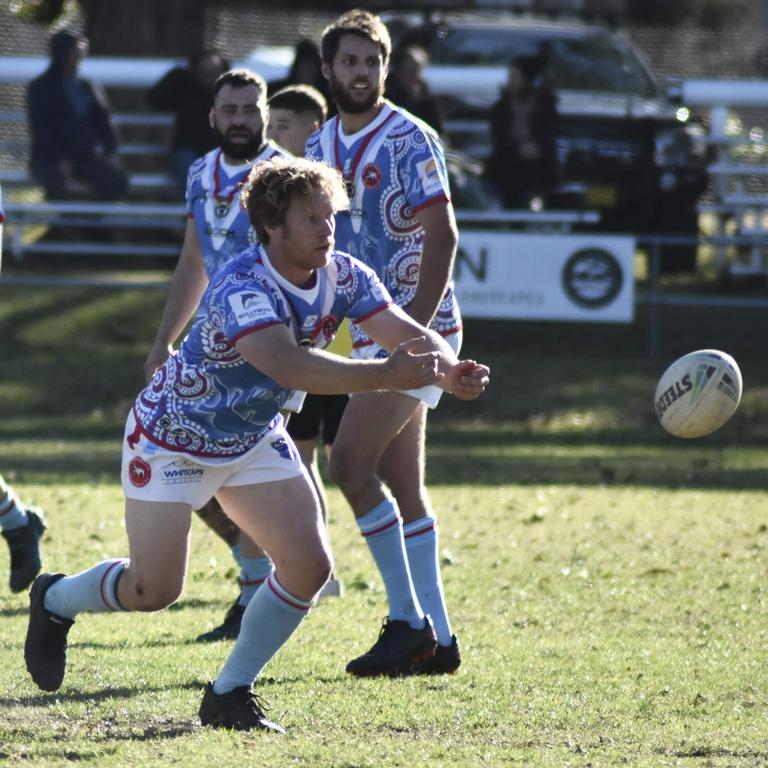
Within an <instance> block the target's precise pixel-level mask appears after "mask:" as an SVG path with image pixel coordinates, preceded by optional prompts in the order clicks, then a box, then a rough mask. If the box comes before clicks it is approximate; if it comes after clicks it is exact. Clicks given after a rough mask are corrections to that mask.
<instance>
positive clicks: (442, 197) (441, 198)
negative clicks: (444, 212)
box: [411, 193, 451, 213]
mask: <svg viewBox="0 0 768 768" xmlns="http://www.w3.org/2000/svg"><path fill="white" fill-rule="evenodd" d="M450 202H451V198H450V197H448V195H446V194H445V193H441V194H439V195H435V196H434V197H430V198H429V200H425V201H424V202H423V203H422V204H421V205H417V206H416V207H415V208H411V210H412V211H413V212H414V213H417V212H418V211H423V210H424V209H425V208H429V206H430V205H434V204H435V203H450Z"/></svg>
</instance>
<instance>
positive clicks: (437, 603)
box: [306, 10, 461, 676]
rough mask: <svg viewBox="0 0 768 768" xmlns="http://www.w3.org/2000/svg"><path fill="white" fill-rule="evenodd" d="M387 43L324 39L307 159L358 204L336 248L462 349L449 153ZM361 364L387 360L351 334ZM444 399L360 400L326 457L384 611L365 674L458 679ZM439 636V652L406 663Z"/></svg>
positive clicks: (347, 33)
mask: <svg viewBox="0 0 768 768" xmlns="http://www.w3.org/2000/svg"><path fill="white" fill-rule="evenodd" d="M390 48H391V43H390V38H389V32H388V31H387V28H386V26H385V25H384V24H383V23H382V22H381V20H380V19H379V17H378V16H375V15H373V14H371V13H368V12H366V11H360V10H355V11H349V12H348V13H346V14H344V15H342V16H340V17H339V18H338V19H337V20H336V21H335V22H334V23H333V24H331V25H330V26H329V27H328V28H327V29H326V30H325V32H324V33H323V38H322V43H321V49H322V58H323V74H324V75H325V77H326V78H328V81H329V84H330V88H331V93H332V94H333V98H334V100H335V102H336V106H337V109H338V115H337V116H336V117H334V118H331V119H330V120H329V121H328V122H326V123H325V124H324V125H323V126H322V128H321V129H320V131H318V132H317V133H316V134H314V136H312V137H310V139H309V140H308V142H307V148H306V156H307V157H310V158H314V159H321V160H324V161H325V162H326V163H328V164H330V165H331V166H333V167H335V168H337V169H338V170H339V172H340V173H341V174H342V175H343V178H344V181H345V183H346V185H347V192H348V194H349V197H350V207H349V209H348V210H347V211H341V212H340V213H339V214H338V216H337V220H336V242H337V243H338V244H339V247H340V249H341V250H343V251H347V252H349V253H350V254H352V255H353V256H355V257H356V258H358V259H360V260H361V261H362V262H363V263H364V264H367V265H368V266H369V267H371V268H372V269H373V270H374V271H375V272H376V274H377V275H378V277H379V278H380V279H381V281H382V282H383V283H384V284H385V285H386V287H387V290H388V291H389V292H390V294H391V295H392V298H393V299H394V301H395V302H396V303H397V304H398V305H399V306H400V307H401V308H402V309H403V311H404V312H407V313H408V315H410V317H412V318H413V319H414V320H415V321H416V322H418V323H420V324H421V325H424V326H428V327H430V328H431V329H432V330H433V331H435V332H436V333H438V334H439V335H440V336H442V337H443V338H444V339H445V340H446V342H447V343H448V344H450V345H451V347H452V348H453V349H454V350H455V351H458V349H459V348H460V345H461V317H460V314H459V309H458V305H457V303H456V299H455V297H454V294H453V287H452V283H451V272H452V267H453V260H454V256H455V253H456V246H457V241H458V234H457V230H456V221H455V218H454V213H453V207H452V205H451V198H450V190H449V187H448V177H447V173H446V166H445V159H444V156H443V149H442V146H441V144H440V140H439V138H438V137H437V134H436V133H435V132H434V130H432V128H430V127H429V126H428V125H427V124H426V123H424V122H423V121H421V120H419V119H418V118H416V117H414V116H413V115H411V114H410V113H408V112H407V111H405V110H403V109H401V108H399V107H397V106H396V105H395V104H392V103H391V102H389V101H387V100H386V99H384V81H385V78H386V74H387V63H388V60H389V54H390ZM353 330H354V333H353V342H354V349H353V356H355V355H357V356H359V357H361V358H364V359H378V358H380V357H381V356H382V355H384V356H385V355H386V351H385V350H383V349H382V348H381V347H380V346H379V345H377V344H376V342H375V339H372V338H371V337H370V336H368V335H367V334H366V333H365V329H364V328H362V327H361V326H353ZM439 397H440V390H439V389H437V388H436V387H428V388H426V389H423V390H418V391H401V392H379V393H364V394H359V395H355V396H353V397H352V398H351V399H350V403H349V405H348V406H347V409H346V411H345V413H344V417H343V419H342V422H341V425H340V427H339V431H338V434H337V436H336V440H335V442H334V445H333V453H332V455H331V467H330V468H331V476H332V478H333V479H334V480H335V482H336V484H337V485H338V486H339V487H340V488H341V490H342V491H343V493H344V495H345V496H346V498H347V501H348V502H349V504H350V506H351V507H352V509H353V510H354V513H355V516H356V519H357V524H358V527H359V529H360V533H361V535H362V536H363V537H364V539H365V541H366V543H367V544H368V547H369V549H370V551H371V554H372V555H373V558H374V561H375V562H376V565H377V567H378V569H379V572H380V573H381V575H382V579H383V581H384V586H385V588H386V592H387V600H388V603H389V611H388V615H387V617H386V619H385V622H384V626H383V628H382V631H381V632H380V634H379V638H378V640H377V641H376V643H375V644H374V645H373V647H372V648H371V649H370V650H369V651H367V652H366V653H364V654H362V655H361V656H359V657H357V658H355V659H353V660H351V661H350V662H349V664H348V665H347V671H348V672H349V673H350V674H353V675H357V676H374V675H384V674H414V673H416V674H436V673H451V672H454V671H455V670H456V669H457V668H458V666H459V664H460V663H461V655H460V652H459V643H458V640H457V638H456V636H455V635H454V633H453V631H452V629H451V624H450V621H449V618H448V611H447V608H446V603H445V599H444V595H443V585H442V581H441V577H440V566H439V558H438V531H437V518H436V516H435V514H434V512H433V510H432V507H431V504H430V500H429V495H428V493H427V489H426V487H425V483H424V462H425V459H424V446H425V440H426V438H425V432H426V420H427V413H428V409H430V408H434V407H435V406H436V405H437V402H438V400H439ZM435 636H436V637H437V643H438V645H437V651H436V653H435V654H434V655H433V656H431V657H429V658H428V659H426V661H424V662H423V663H421V664H415V665H414V664H411V663H410V662H409V656H411V655H412V654H413V652H414V650H417V649H419V648H422V647H427V646H429V645H431V644H433V643H434V641H435Z"/></svg>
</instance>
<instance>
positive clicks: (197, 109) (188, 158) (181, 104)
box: [147, 50, 229, 190]
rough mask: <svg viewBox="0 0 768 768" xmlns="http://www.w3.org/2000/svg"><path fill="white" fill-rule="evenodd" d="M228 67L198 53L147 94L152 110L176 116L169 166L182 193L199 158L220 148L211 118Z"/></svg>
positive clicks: (214, 57) (220, 60)
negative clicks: (218, 83)
mask: <svg viewBox="0 0 768 768" xmlns="http://www.w3.org/2000/svg"><path fill="white" fill-rule="evenodd" d="M227 69H229V63H228V62H227V61H226V60H225V59H224V58H223V57H222V56H221V55H220V54H218V53H217V52H216V51H209V50H202V51H197V52H196V53H194V54H193V55H192V56H190V58H189V62H188V63H187V66H185V67H174V68H173V69H170V70H168V72H166V74H165V75H163V77H162V78H161V79H160V80H158V81H157V83H155V84H154V85H153V86H152V88H150V89H149V91H147V101H148V102H149V104H150V106H151V107H152V108H153V109H157V110H161V111H164V112H173V114H174V116H175V124H174V129H173V139H172V141H171V153H170V156H169V157H168V166H169V170H170V172H171V175H172V176H173V177H174V179H176V181H177V182H178V184H179V187H180V188H181V189H182V190H185V189H186V186H187V171H188V170H189V166H190V165H192V163H193V162H194V161H195V160H197V158H198V157H202V156H203V155H205V154H207V153H208V152H210V151H211V150H212V149H213V148H214V147H217V146H218V145H219V139H218V137H217V136H216V133H215V132H214V130H213V128H211V123H210V119H209V115H210V112H211V106H212V105H213V86H214V84H215V83H216V80H217V78H218V77H219V75H221V74H223V73H224V72H226V71H227Z"/></svg>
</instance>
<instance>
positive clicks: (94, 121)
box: [27, 31, 128, 200]
mask: <svg viewBox="0 0 768 768" xmlns="http://www.w3.org/2000/svg"><path fill="white" fill-rule="evenodd" d="M50 50H51V63H50V65H49V67H48V69H46V71H45V72H44V73H43V74H42V75H40V76H39V77H37V78H35V79H34V80H33V81H32V82H31V83H30V85H29V90H28V93H27V101H28V109H29V122H30V133H31V136H32V147H31V157H30V171H31V173H32V176H33V177H34V178H35V180H36V181H37V182H38V183H39V184H40V185H41V186H42V187H43V188H44V189H45V194H46V197H47V198H48V199H53V200H63V199H67V198H68V197H70V196H71V192H72V181H77V182H80V183H81V184H84V185H85V186H86V187H87V188H88V189H89V192H91V193H92V194H93V196H94V197H95V198H97V199H99V200H117V199H118V198H121V197H123V196H124V195H125V193H126V192H127V190H128V177H127V175H126V173H125V171H124V170H123V168H122V167H121V166H120V163H119V160H118V157H117V155H116V152H115V150H116V148H117V141H116V138H115V133H114V131H113V129H112V124H111V122H110V117H109V111H108V109H107V106H106V100H105V98H104V96H103V94H102V93H101V92H100V91H99V90H98V89H97V88H95V87H94V86H93V85H92V84H91V83H89V82H88V81H87V80H85V79H83V78H81V77H78V69H79V66H80V62H81V60H82V59H83V57H84V56H85V55H86V53H87V50H88V43H87V41H86V40H85V39H84V38H82V37H80V36H79V35H76V34H73V33H72V32H67V31H61V32H57V33H55V34H54V35H53V36H52V37H51V40H50Z"/></svg>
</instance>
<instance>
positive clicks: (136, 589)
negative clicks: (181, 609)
mask: <svg viewBox="0 0 768 768" xmlns="http://www.w3.org/2000/svg"><path fill="white" fill-rule="evenodd" d="M131 592H132V593H133V594H131V595H130V597H131V602H132V603H133V604H134V607H133V610H136V611H161V610H163V608H167V607H168V606H169V605H173V603H175V602H176V601H177V600H178V599H179V596H180V595H181V585H180V584H176V583H174V582H173V581H172V580H168V581H166V582H163V583H158V582H154V581H141V580H137V581H136V582H135V584H134V585H133V587H132V589H131Z"/></svg>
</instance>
